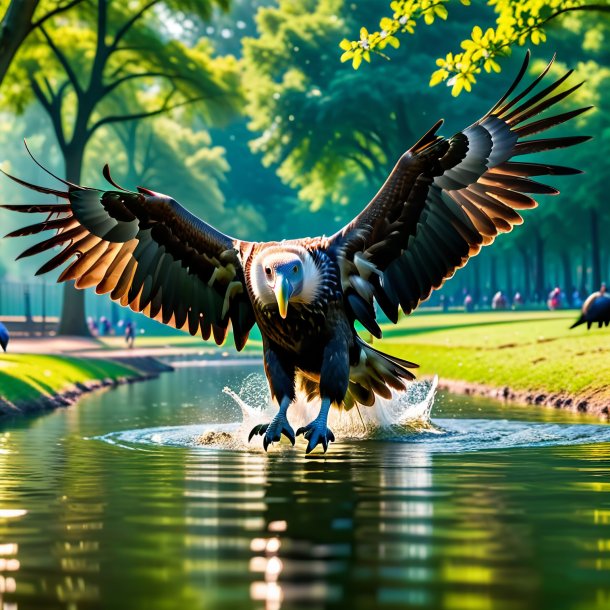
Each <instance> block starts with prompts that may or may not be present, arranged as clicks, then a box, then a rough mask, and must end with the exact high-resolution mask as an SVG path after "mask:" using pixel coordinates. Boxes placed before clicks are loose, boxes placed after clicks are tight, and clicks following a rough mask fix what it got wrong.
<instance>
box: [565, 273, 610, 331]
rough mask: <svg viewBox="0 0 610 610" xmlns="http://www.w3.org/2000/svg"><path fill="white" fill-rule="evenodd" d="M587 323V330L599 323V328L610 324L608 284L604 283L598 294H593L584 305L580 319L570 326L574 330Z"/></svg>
mask: <svg viewBox="0 0 610 610" xmlns="http://www.w3.org/2000/svg"><path fill="white" fill-rule="evenodd" d="M585 322H586V323H587V329H589V328H591V325H592V324H594V323H595V322H597V325H598V327H599V328H601V327H602V326H604V325H605V326H608V324H610V296H608V295H607V294H606V284H605V283H602V285H601V286H600V288H599V290H598V291H597V292H593V293H592V294H590V295H589V296H588V297H587V300H586V301H585V302H584V303H583V306H582V313H581V314H580V318H578V320H576V322H574V324H572V326H570V328H574V327H576V326H580V325H581V324H584V323H585Z"/></svg>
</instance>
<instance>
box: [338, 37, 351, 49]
mask: <svg viewBox="0 0 610 610" xmlns="http://www.w3.org/2000/svg"><path fill="white" fill-rule="evenodd" d="M339 46H340V47H341V48H342V49H343V50H344V51H349V50H350V49H351V48H352V43H351V42H350V41H349V40H348V39H347V38H344V39H343V40H342V41H341V42H340V43H339Z"/></svg>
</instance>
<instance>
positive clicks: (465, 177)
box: [330, 53, 589, 336]
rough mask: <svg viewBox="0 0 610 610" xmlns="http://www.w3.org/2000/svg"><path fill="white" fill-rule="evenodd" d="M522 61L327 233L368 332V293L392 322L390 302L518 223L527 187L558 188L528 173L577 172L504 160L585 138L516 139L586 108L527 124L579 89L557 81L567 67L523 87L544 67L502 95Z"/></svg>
mask: <svg viewBox="0 0 610 610" xmlns="http://www.w3.org/2000/svg"><path fill="white" fill-rule="evenodd" d="M528 60H529V53H528V54H527V56H526V59H525V62H524V64H523V66H522V68H521V71H520V73H519V75H518V76H517V78H516V80H515V82H514V83H513V84H512V86H511V87H510V88H509V90H508V91H507V93H506V94H505V95H504V96H503V97H502V99H501V100H500V101H499V102H498V103H497V104H496V105H495V106H494V107H493V108H492V109H491V110H490V111H489V112H488V113H487V114H486V115H485V116H484V117H483V118H481V119H480V120H478V121H477V122H476V123H474V124H473V125H471V126H470V127H468V128H466V129H464V130H463V131H462V132H460V133H457V134H456V135H454V136H453V137H452V138H450V139H445V138H443V137H441V136H438V135H437V134H436V131H437V130H438V128H439V127H440V125H441V124H442V121H439V122H438V123H437V124H436V125H435V126H434V127H433V128H432V129H431V130H430V131H429V132H428V133H426V134H425V135H424V136H423V137H422V138H421V139H420V141H419V142H418V143H417V144H415V146H413V147H412V148H411V149H409V150H408V151H407V152H406V153H405V154H404V155H403V156H402V157H401V158H400V160H399V161H398V163H397V165H396V167H395V168H394V170H393V171H392V173H391V175H390V176H389V177H388V179H387V180H386V182H385V184H384V185H383V186H382V188H381V190H380V191H379V192H378V193H377V195H376V196H375V197H374V198H373V200H372V201H371V202H370V203H369V205H368V206H367V207H366V208H365V209H364V210H363V211H362V212H361V213H360V214H359V215H358V216H357V217H356V218H355V219H354V220H353V221H352V222H351V223H350V224H348V225H347V226H346V227H344V228H343V229H342V230H341V231H339V232H338V233H337V234H336V235H334V236H332V237H331V238H330V247H331V248H333V249H334V251H335V252H336V256H337V260H338V262H339V266H340V270H341V283H342V287H343V292H344V295H345V300H346V304H347V305H348V306H349V307H350V308H351V309H352V311H353V313H354V316H355V317H356V318H358V319H359V320H360V321H361V322H362V323H363V324H364V326H365V327H366V328H367V329H368V330H369V331H370V332H371V333H372V334H373V335H375V336H381V331H380V329H379V326H378V325H377V322H376V321H375V312H374V308H373V299H375V300H376V301H377V302H378V303H379V305H380V307H381V308H382V309H383V311H384V312H385V314H386V315H387V316H388V318H389V319H390V320H392V321H393V322H396V321H397V320H398V307H399V306H400V308H402V310H403V311H404V312H405V313H407V314H408V313H410V312H411V311H412V310H414V309H415V308H416V307H417V306H418V304H419V303H420V302H421V301H423V300H425V299H427V298H428V297H429V296H430V293H431V291H432V290H434V289H437V288H440V286H442V284H443V282H444V281H445V280H447V279H448V278H450V277H451V276H452V275H453V274H454V273H455V271H456V270H457V269H459V268H460V267H463V266H464V265H465V264H466V262H467V261H468V259H469V257H471V256H474V255H475V254H477V253H478V252H479V251H480V249H481V247H482V246H486V245H488V244H491V243H492V242H493V240H494V238H495V237H496V235H498V233H505V232H508V231H510V230H511V229H512V227H513V226H514V225H516V224H521V223H522V222H523V220H522V218H521V216H520V214H519V210H521V209H525V208H532V207H535V206H536V205H537V204H536V202H535V201H534V199H532V197H530V196H529V195H528V194H527V193H534V194H537V193H541V194H556V193H557V192H558V191H557V190H556V189H554V188H553V187H550V186H547V185H545V184H540V183H538V182H535V181H534V180H531V179H530V177H531V176H539V175H550V174H553V175H561V174H574V173H580V172H579V171H578V170H574V169H571V168H567V167H562V166H557V165H550V164H547V163H530V162H521V161H512V160H511V159H512V158H513V157H517V156H519V155H524V154H529V153H537V152H541V151H545V150H551V149H555V148H564V147H567V146H571V145H573V144H578V143H579V142H583V141H585V140H588V139H589V138H588V137H586V136H567V137H556V138H548V139H525V140H524V139H523V138H526V137H527V136H530V135H533V134H536V133H539V132H542V131H544V130H546V129H548V128H549V127H553V126H555V125H559V124H560V123H563V122H565V121H567V120H569V119H571V118H573V117H575V116H577V115H579V114H580V113H582V112H584V111H585V110H587V108H582V109H577V110H572V111H569V112H564V113H562V114H557V115H555V116H551V117H548V118H542V119H539V120H536V121H532V122H527V121H528V119H530V118H532V117H534V116H536V115H538V114H540V113H541V112H543V111H544V110H546V109H547V108H549V107H550V106H553V105H554V104H556V103H557V102H559V101H560V100H562V99H564V98H565V97H566V96H567V95H569V94H570V93H571V92H572V91H574V90H575V89H576V88H577V87H579V86H580V85H576V86H575V87H571V88H568V89H561V88H560V86H561V85H562V83H563V82H564V81H565V80H566V78H567V77H568V76H569V75H570V73H571V72H568V73H567V74H566V75H565V76H563V77H561V78H560V79H559V80H557V81H555V82H554V83H552V84H550V85H549V86H548V87H546V88H544V89H542V90H541V91H540V92H538V93H535V94H532V90H533V89H534V87H536V85H537V84H538V83H539V82H540V81H541V79H542V78H543V77H544V75H545V74H546V73H547V71H548V69H549V67H550V65H551V64H549V66H547V68H546V69H545V70H544V71H543V73H542V74H541V75H540V76H539V77H538V78H536V79H535V80H534V82H533V83H532V84H531V85H529V86H528V87H527V88H525V90H524V91H523V92H521V93H519V94H517V95H513V96H511V94H512V93H513V91H514V89H515V88H516V86H517V85H518V83H519V82H520V80H521V78H522V77H523V75H524V74H525V71H526V68H527V65H528ZM551 63H552V62H551ZM528 96H529V97H528Z"/></svg>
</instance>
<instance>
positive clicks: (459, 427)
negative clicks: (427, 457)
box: [98, 373, 610, 455]
mask: <svg viewBox="0 0 610 610" xmlns="http://www.w3.org/2000/svg"><path fill="white" fill-rule="evenodd" d="M436 387H437V379H436V378H434V379H433V380H429V381H421V382H417V383H412V384H409V387H408V389H407V390H406V391H405V392H402V393H398V392H395V393H394V397H393V399H392V400H384V399H378V400H377V402H376V404H375V405H374V406H373V407H361V408H360V409H355V408H354V409H352V410H351V411H340V410H338V409H333V410H331V413H330V416H329V426H330V428H331V429H332V430H333V431H334V433H335V435H336V438H337V442H338V443H350V442H363V441H381V440H382V441H386V442H392V443H402V444H404V445H406V446H407V447H408V448H409V449H408V450H409V451H410V452H412V453H413V454H417V455H421V454H422V452H423V453H425V454H429V453H460V452H474V451H483V450H488V449H509V448H517V447H543V446H556V445H579V444H585V443H592V442H605V441H610V427H609V426H604V425H595V424H567V423H549V422H544V423H534V422H530V421H519V420H514V419H511V420H503V419H461V418H460V419H437V418H434V420H431V418H430V415H431V410H432V407H433V405H434V399H435V395H436ZM223 392H224V393H225V394H226V395H227V396H229V397H230V398H231V400H232V401H234V402H235V404H237V405H238V406H239V408H240V410H241V415H242V417H241V421H232V422H229V423H214V424H210V423H208V424H201V425H184V426H173V427H160V428H143V429H135V430H124V431H119V432H112V433H110V434H107V435H105V436H102V437H98V438H99V439H101V440H104V441H105V442H108V443H111V444H115V445H119V446H121V447H124V448H127V449H132V450H140V451H152V450H154V448H155V447H160V446H176V447H190V448H200V449H202V450H208V449H209V450H229V451H247V452H253V453H255V452H262V451H263V448H262V442H261V438H260V437H258V436H256V437H254V438H253V439H252V441H251V442H248V434H249V433H250V430H252V428H253V427H254V426H255V425H257V424H260V423H264V422H269V421H270V420H271V418H272V417H273V415H274V414H275V413H276V412H277V406H276V405H275V404H274V403H273V402H272V401H271V400H270V396H269V389H268V385H267V382H266V380H265V378H264V376H263V375H261V374H258V373H253V374H249V375H247V376H245V377H244V378H243V381H242V383H241V387H240V388H239V390H238V391H235V390H234V389H232V388H230V387H224V389H223ZM318 409H319V402H318V401H312V402H307V401H306V400H305V399H304V398H303V397H299V398H298V399H297V400H296V402H295V404H293V405H292V406H291V407H290V411H289V419H290V422H291V425H292V426H293V428H294V429H295V430H296V429H298V428H299V427H300V426H303V425H305V424H306V423H308V422H310V421H311V420H313V419H314V418H315V417H316V415H317V412H318ZM297 445H302V446H303V447H304V446H305V441H304V440H303V438H302V437H298V438H297ZM273 450H274V451H290V450H291V446H290V443H289V442H288V441H287V440H286V439H284V438H282V441H281V443H279V445H278V444H275V445H274V447H273Z"/></svg>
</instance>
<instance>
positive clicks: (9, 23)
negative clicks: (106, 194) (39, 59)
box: [0, 0, 84, 85]
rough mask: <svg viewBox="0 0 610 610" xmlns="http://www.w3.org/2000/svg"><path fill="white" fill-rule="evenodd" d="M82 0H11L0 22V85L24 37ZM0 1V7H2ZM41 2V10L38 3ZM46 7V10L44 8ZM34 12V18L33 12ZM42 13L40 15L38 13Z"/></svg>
mask: <svg viewBox="0 0 610 610" xmlns="http://www.w3.org/2000/svg"><path fill="white" fill-rule="evenodd" d="M83 1H84V0H71V1H70V2H65V3H63V4H61V3H59V4H57V3H54V6H51V3H50V2H42V3H41V2H40V0H12V1H11V2H10V3H9V4H8V7H7V8H6V11H5V12H4V15H3V17H2V21H1V22H0V85H2V81H3V80H4V77H5V76H6V73H7V72H8V69H9V67H10V65H11V63H12V61H13V59H14V57H15V54H16V53H17V51H18V50H19V47H21V45H22V44H23V43H24V41H25V39H26V38H27V37H28V36H29V35H30V34H31V33H32V32H33V31H34V30H35V29H36V28H38V27H40V26H41V25H43V24H44V23H45V22H46V21H48V20H49V19H51V18H52V17H55V16H56V15H59V14H60V13H63V12H65V11H67V10H70V9H71V8H72V7H74V6H77V5H78V4H81V2H83ZM2 4H3V3H0V8H2ZM41 4H42V10H38V9H39V5H41ZM45 9H46V10H45ZM35 13H36V19H34V14H35ZM40 13H42V14H41V15H40V16H39V14H40Z"/></svg>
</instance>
